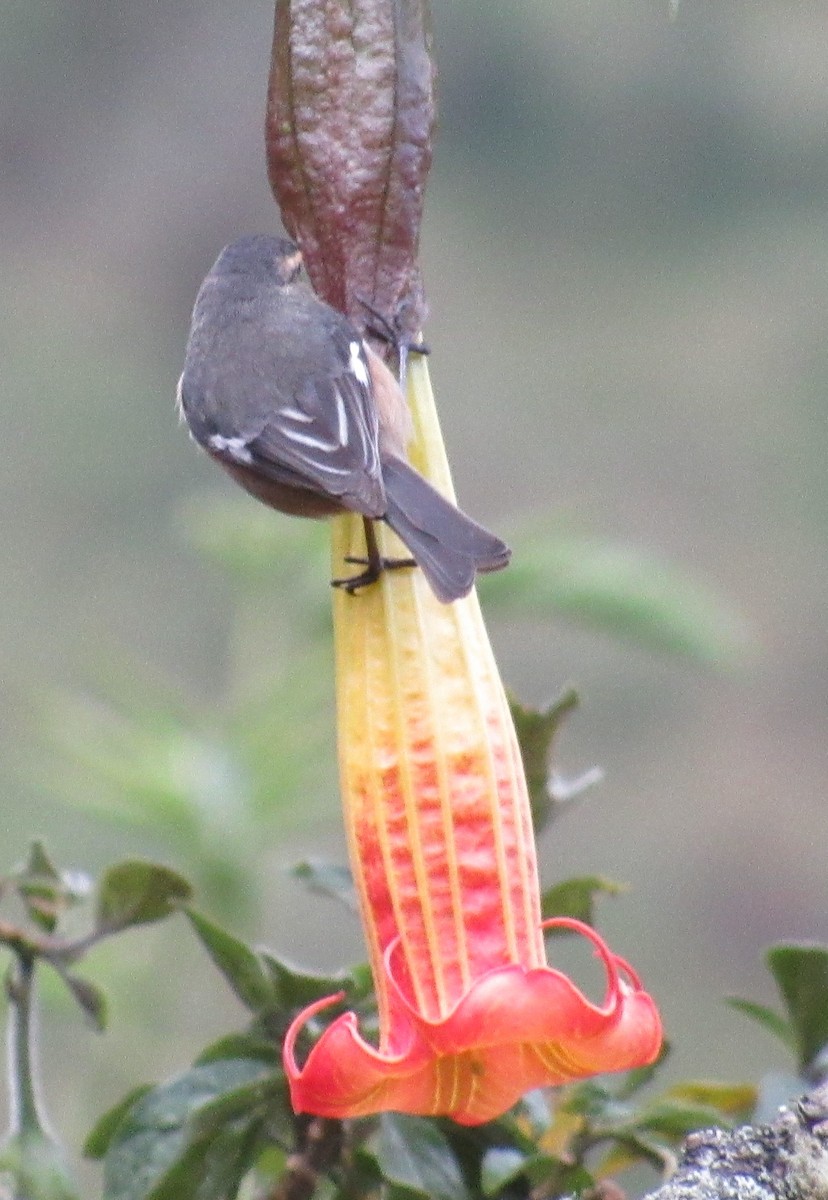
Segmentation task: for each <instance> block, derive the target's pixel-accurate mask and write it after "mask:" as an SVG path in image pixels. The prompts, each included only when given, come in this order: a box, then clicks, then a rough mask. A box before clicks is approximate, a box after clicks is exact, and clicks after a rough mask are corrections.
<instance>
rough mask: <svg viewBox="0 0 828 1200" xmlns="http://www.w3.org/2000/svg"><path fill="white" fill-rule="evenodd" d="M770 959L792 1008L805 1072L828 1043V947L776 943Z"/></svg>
mask: <svg viewBox="0 0 828 1200" xmlns="http://www.w3.org/2000/svg"><path fill="white" fill-rule="evenodd" d="M767 962H768V966H769V967H770V969H771V971H772V972H773V975H774V978H775V979H776V983H777V986H778V987H779V990H780V992H781V993H782V997H783V999H784V1001H785V1005H786V1007H787V1009H788V1013H789V1015H790V1023H791V1026H792V1028H793V1033H794V1037H795V1039H796V1050H797V1054H798V1061H799V1069H800V1071H801V1072H803V1073H804V1072H805V1071H807V1070H808V1068H809V1067H810V1066H811V1064H812V1063H813V1062H814V1060H815V1059H816V1058H817V1057H818V1055H819V1053H820V1051H821V1050H822V1049H823V1047H824V1046H825V1045H826V1044H828V948H826V947H825V946H820V945H811V944H802V945H781V946H772V947H771V948H770V950H769V951H768V953H767Z"/></svg>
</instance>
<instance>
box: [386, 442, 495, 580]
mask: <svg viewBox="0 0 828 1200" xmlns="http://www.w3.org/2000/svg"><path fill="white" fill-rule="evenodd" d="M382 478H383V483H384V484H385V493H386V499H387V504H388V507H387V510H386V513H385V520H386V521H387V522H388V524H389V525H390V526H391V528H392V529H393V530H394V532H395V533H396V534H397V536H398V537H399V538H400V539H401V540H402V541H403V542H405V544H406V546H407V547H408V549H409V550H410V551H411V553H412V555H413V557H414V560H415V561H416V563H417V565H418V566H419V567H420V568H421V569H422V571H423V573H424V575H425V577H426V579H427V580H428V582H429V584H430V585H431V589H432V591H433V592H434V594H435V596H436V597H437V599H438V600H441V601H442V602H443V603H444V604H449V603H451V601H452V600H458V599H459V598H460V597H461V596H465V595H466V594H467V593H468V592H470V591H471V589H472V586H473V584H474V577H475V573H476V572H477V571H498V570H500V568H501V567H505V566H506V564H507V563H508V561H509V557H510V555H511V550H510V549H509V547H508V546H507V545H506V543H505V542H502V541H501V540H500V538H499V537H495V535H494V534H493V533H489V531H488V530H487V529H484V528H483V526H482V525H478V524H477V522H476V521H473V520H472V519H471V517H467V516H466V514H465V513H464V512H461V511H460V509H459V508H456V507H455V506H454V505H453V504H452V503H451V501H449V500H446V498H445V496H442V495H441V494H440V493H439V492H438V491H437V490H436V489H435V488H433V487H432V486H431V484H430V483H428V481H427V480H425V479H424V478H423V477H422V475H420V474H419V473H418V472H417V471H415V470H414V468H413V467H411V466H409V465H408V463H407V462H404V461H403V460H402V459H399V458H396V457H392V456H390V455H389V456H388V457H386V458H383V464H382Z"/></svg>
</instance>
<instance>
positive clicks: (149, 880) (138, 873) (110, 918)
mask: <svg viewBox="0 0 828 1200" xmlns="http://www.w3.org/2000/svg"><path fill="white" fill-rule="evenodd" d="M191 894H192V888H191V887H190V885H189V883H188V882H187V880H186V879H184V877H183V876H181V875H179V874H178V873H177V872H176V871H172V870H170V868H169V867H162V866H158V865H157V864H156V863H149V862H141V861H139V860H137V859H132V860H130V861H127V862H122V863H117V864H116V865H115V866H114V867H110V868H109V870H108V871H107V872H106V874H105V875H104V876H103V878H102V879H101V882H100V886H99V888H98V902H97V917H96V926H97V928H98V930H101V931H103V930H105V931H107V932H113V931H115V930H118V929H127V928H128V927H130V926H132V925H148V924H151V923H152V922H153V921H161V920H163V919H164V917H168V916H170V914H171V913H174V912H176V911H177V910H178V909H179V908H180V907H181V905H182V904H183V903H184V902H185V901H186V900H189V898H190V895H191Z"/></svg>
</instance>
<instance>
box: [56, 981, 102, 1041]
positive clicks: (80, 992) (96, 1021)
mask: <svg viewBox="0 0 828 1200" xmlns="http://www.w3.org/2000/svg"><path fill="white" fill-rule="evenodd" d="M58 974H59V975H60V977H61V979H62V980H63V982H64V983H65V984H66V986H67V987H68V989H69V991H70V992H71V993H72V995H73V996H74V998H75V1000H76V1001H77V1003H78V1004H79V1005H80V1007H81V1009H82V1011H83V1014H84V1016H85V1017H86V1019H87V1020H88V1021H89V1023H90V1024H91V1025H92V1027H93V1029H95V1030H96V1031H97V1032H98V1033H103V1031H104V1030H105V1029H106V1020H107V1003H106V996H105V995H104V993H103V992H102V991H101V989H100V988H99V987H98V986H97V984H95V983H90V982H89V980H88V979H81V978H80V977H79V976H78V975H70V974H69V972H68V971H59V972H58Z"/></svg>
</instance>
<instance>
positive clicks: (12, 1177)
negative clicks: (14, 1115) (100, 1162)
mask: <svg viewBox="0 0 828 1200" xmlns="http://www.w3.org/2000/svg"><path fill="white" fill-rule="evenodd" d="M0 1196H2V1197H6V1196H8V1197H9V1200H81V1192H80V1189H79V1188H78V1185H77V1183H76V1182H75V1180H74V1178H73V1176H72V1172H71V1171H70V1170H69V1166H68V1164H67V1161H66V1155H65V1154H64V1152H63V1149H62V1147H61V1146H59V1145H58V1144H57V1142H55V1141H54V1140H53V1139H52V1138H50V1137H48V1136H47V1135H46V1134H45V1133H43V1131H42V1130H40V1129H26V1130H21V1131H20V1132H18V1133H14V1134H12V1136H11V1137H9V1138H8V1139H7V1140H6V1141H5V1142H4V1143H3V1144H2V1145H0Z"/></svg>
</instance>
